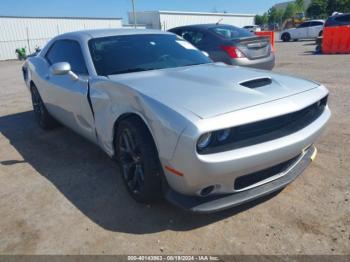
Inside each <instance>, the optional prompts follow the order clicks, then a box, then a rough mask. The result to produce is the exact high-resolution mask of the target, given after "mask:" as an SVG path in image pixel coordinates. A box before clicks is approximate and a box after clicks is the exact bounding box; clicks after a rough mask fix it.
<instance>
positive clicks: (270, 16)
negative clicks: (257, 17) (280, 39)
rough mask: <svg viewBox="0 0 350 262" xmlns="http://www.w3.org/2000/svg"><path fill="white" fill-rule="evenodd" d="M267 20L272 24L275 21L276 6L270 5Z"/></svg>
mask: <svg viewBox="0 0 350 262" xmlns="http://www.w3.org/2000/svg"><path fill="white" fill-rule="evenodd" d="M267 16H268V22H269V24H274V23H276V22H277V9H276V7H274V6H273V7H271V8H270V9H269V11H267Z"/></svg>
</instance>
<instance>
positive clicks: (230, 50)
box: [221, 46, 245, 58]
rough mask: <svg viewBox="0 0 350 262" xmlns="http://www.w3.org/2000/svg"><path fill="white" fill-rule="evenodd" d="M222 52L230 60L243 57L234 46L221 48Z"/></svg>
mask: <svg viewBox="0 0 350 262" xmlns="http://www.w3.org/2000/svg"><path fill="white" fill-rule="evenodd" d="M221 48H222V50H224V51H225V52H226V53H227V54H228V55H229V56H230V57H231V58H243V57H245V55H244V54H243V53H242V51H241V50H239V48H238V47H235V46H222V47H221Z"/></svg>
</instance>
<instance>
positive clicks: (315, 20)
mask: <svg viewBox="0 0 350 262" xmlns="http://www.w3.org/2000/svg"><path fill="white" fill-rule="evenodd" d="M305 22H322V23H324V22H325V21H324V20H322V19H314V20H307V21H305Z"/></svg>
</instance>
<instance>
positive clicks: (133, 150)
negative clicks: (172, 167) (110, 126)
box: [114, 117, 163, 203]
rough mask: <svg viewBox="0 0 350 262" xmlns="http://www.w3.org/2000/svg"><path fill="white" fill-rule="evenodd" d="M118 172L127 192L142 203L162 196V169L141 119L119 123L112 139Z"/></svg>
mask: <svg viewBox="0 0 350 262" xmlns="http://www.w3.org/2000/svg"><path fill="white" fill-rule="evenodd" d="M114 141H115V142H114V143H115V145H114V146H115V151H116V158H117V161H118V163H119V168H120V173H121V174H122V177H123V181H124V184H125V186H126V188H127V190H128V192H129V193H130V195H131V196H132V197H133V198H134V199H135V200H136V201H137V202H141V203H153V202H155V201H156V200H158V199H160V198H161V197H162V176H163V175H162V174H163V173H162V172H161V168H160V161H159V159H158V153H157V150H156V146H155V144H154V141H153V138H152V136H151V134H150V132H149V130H148V128H147V127H146V125H145V124H144V123H143V121H142V120H141V119H139V118H138V117H129V118H127V119H125V120H122V122H121V123H120V124H119V125H118V129H117V132H116V136H115V139H114Z"/></svg>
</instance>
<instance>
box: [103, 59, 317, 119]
mask: <svg viewBox="0 0 350 262" xmlns="http://www.w3.org/2000/svg"><path fill="white" fill-rule="evenodd" d="M109 78H110V79H111V80H112V81H114V82H117V83H119V84H122V85H126V86H128V87H130V88H133V89H135V90H137V91H138V92H140V93H142V94H143V95H146V96H148V97H151V98H152V99H155V100H157V101H159V102H161V103H163V104H165V105H167V106H170V107H172V108H173V109H176V108H181V109H186V110H188V111H191V112H192V113H194V114H195V115H197V116H198V117H200V118H210V117H214V116H217V115H221V114H225V113H229V112H233V111H236V110H241V109H244V108H247V107H252V106H256V105H259V104H263V103H268V102H270V101H274V100H277V99H281V98H285V97H288V96H291V95H294V94H298V93H301V92H305V91H307V90H310V89H313V88H315V87H316V86H318V85H317V84H316V83H314V82H311V81H307V80H303V79H298V78H295V77H291V76H286V75H280V74H276V73H272V72H270V71H263V70H256V69H248V68H243V67H234V66H227V65H224V64H204V65H197V66H188V67H181V68H171V69H162V70H153V71H145V72H137V73H128V74H120V75H111V76H109ZM251 80H253V82H249V81H251ZM243 84H244V85H247V86H249V87H247V86H244V85H243ZM260 85H262V86H260Z"/></svg>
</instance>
